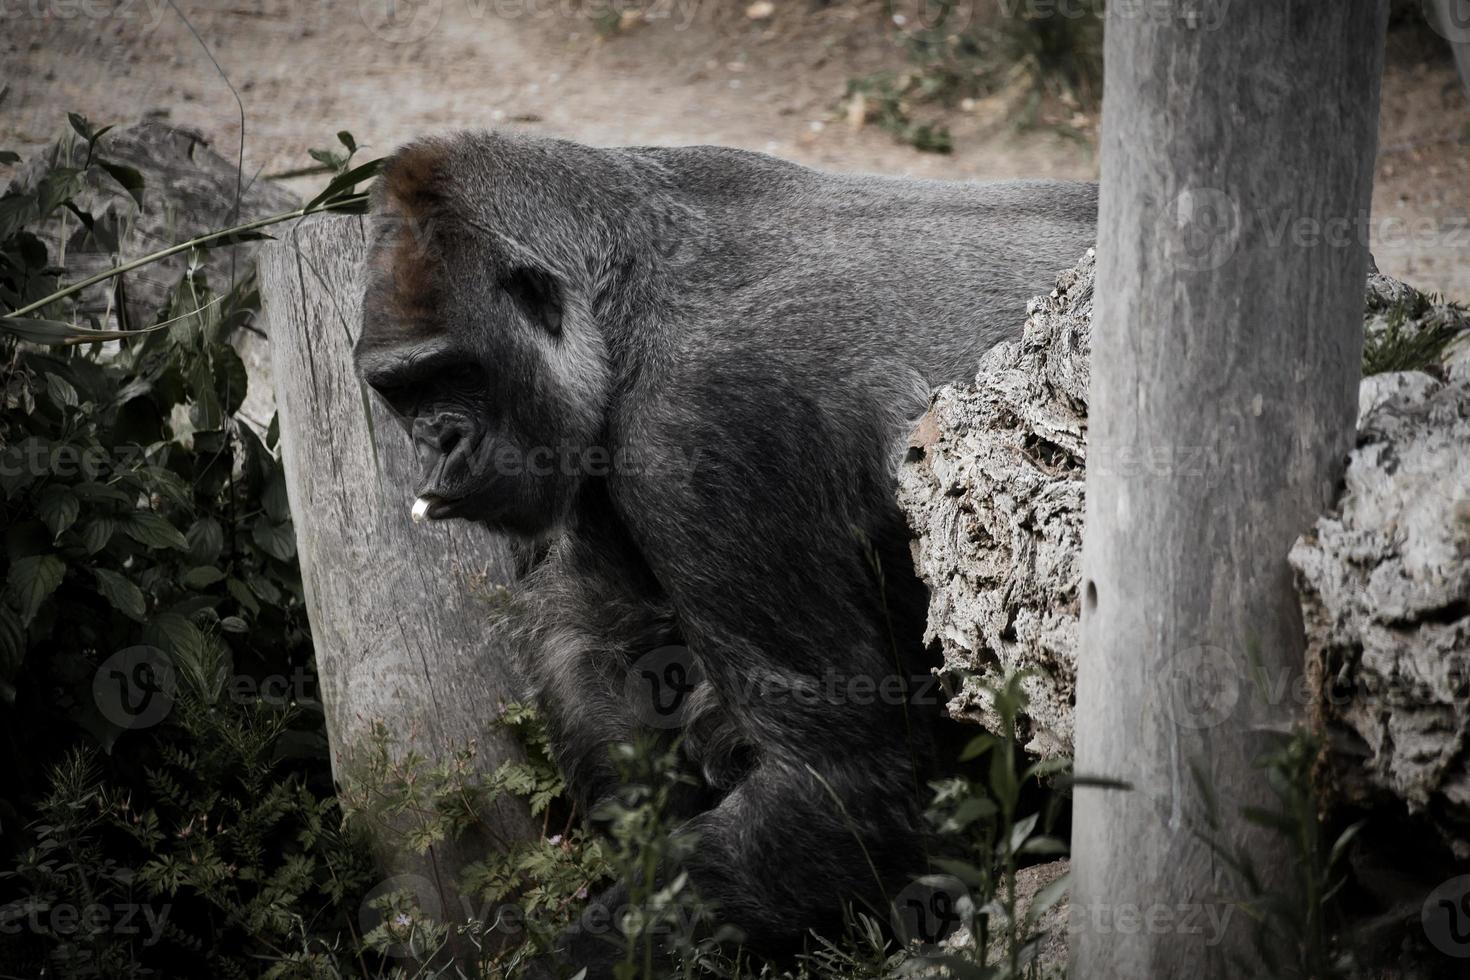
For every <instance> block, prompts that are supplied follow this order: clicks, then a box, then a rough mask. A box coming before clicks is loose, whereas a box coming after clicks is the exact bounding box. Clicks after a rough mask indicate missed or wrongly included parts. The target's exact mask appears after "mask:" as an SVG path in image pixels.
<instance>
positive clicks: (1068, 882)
mask: <svg viewBox="0 0 1470 980" xmlns="http://www.w3.org/2000/svg"><path fill="white" fill-rule="evenodd" d="M1071 887H1072V872H1070V871H1066V872H1063V873H1062V874H1061V875H1060V876H1059V877H1058V878H1057V879H1056V880H1054V881H1052V882H1049V883H1048V884H1046V885H1045V886H1043V887H1042V889H1041V890H1040V891H1038V892H1037V893H1036V897H1035V898H1033V899H1031V904H1030V905H1029V906H1027V907H1026V925H1027V927H1028V928H1027V931H1030V928H1029V927H1030V926H1032V925H1034V924H1035V923H1036V922H1037V921H1039V920H1040V918H1041V917H1042V916H1043V915H1045V914H1046V913H1047V910H1048V909H1050V908H1051V907H1052V906H1053V905H1055V904H1057V902H1058V901H1060V900H1061V898H1062V896H1063V895H1065V894H1067V891H1068V890H1069V889H1070V888H1071Z"/></svg>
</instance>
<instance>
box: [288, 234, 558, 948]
mask: <svg viewBox="0 0 1470 980" xmlns="http://www.w3.org/2000/svg"><path fill="white" fill-rule="evenodd" d="M365 254H366V240H365V227H364V224H363V221H362V219H360V218H357V217H341V216H336V217H323V218H318V219H311V220H308V221H305V222H302V223H300V224H298V225H297V226H296V227H294V228H293V229H291V230H290V231H288V232H285V233H284V234H283V235H282V240H281V241H280V242H278V243H273V244H271V245H269V246H267V247H265V248H263V249H262V250H261V253H260V257H259V268H260V292H261V299H262V302H263V305H264V309H265V312H266V317H267V321H268V324H269V334H270V343H271V346H272V357H273V371H274V377H275V388H276V404H277V407H278V410H279V413H280V427H281V454H282V458H283V460H284V464H285V471H286V478H287V484H288V488H289V496H290V504H291V514H292V518H293V521H294V523H295V526H296V545H297V551H298V553H299V554H300V558H301V572H302V579H303V581H304V583H305V587H306V599H307V612H308V614H309V616H310V619H311V630H312V639H313V642H314V644H315V648H316V663H317V671H318V673H319V675H320V677H321V683H322V689H323V701H324V703H325V708H326V718H327V735H328V737H329V739H330V741H331V753H332V770H333V773H334V775H335V777H336V780H337V783H338V785H339V787H343V788H345V789H347V790H348V791H349V792H350V791H353V790H357V791H362V790H370V789H371V788H370V787H365V786H363V785H362V782H363V781H362V779H361V775H362V770H363V764H362V763H363V760H364V752H365V750H366V749H368V748H369V744H368V743H369V740H370V739H371V737H372V731H373V726H374V725H381V726H382V727H383V728H384V729H385V730H386V732H387V733H388V735H389V737H390V745H391V748H392V751H393V753H394V755H395V756H396V757H399V758H401V757H402V756H403V755H404V754H405V753H408V752H417V753H419V754H421V755H423V756H425V757H427V759H428V760H430V762H431V763H432V762H436V761H439V760H443V759H447V758H450V757H452V755H453V754H454V753H455V752H456V751H457V750H461V749H464V748H467V747H469V746H472V745H473V746H476V748H477V755H476V757H475V768H476V769H478V770H481V771H493V770H494V769H495V767H496V766H498V765H499V764H500V763H501V762H502V761H504V760H506V759H518V758H521V757H522V754H521V750H520V747H519V746H518V745H516V744H515V743H514V741H513V740H510V739H508V738H507V737H506V735H505V734H504V733H503V732H501V731H499V730H497V729H495V728H494V727H493V726H492V722H493V721H494V719H495V718H496V717H497V715H498V714H499V708H500V706H501V705H502V704H504V703H507V702H509V701H512V700H514V699H515V698H516V696H517V694H516V692H517V691H518V689H519V686H520V685H519V682H518V679H517V677H516V673H515V670H514V667H513V665H512V663H511V660H510V657H509V652H508V650H507V647H506V644H505V643H503V642H501V641H500V640H498V639H497V636H496V632H495V629H494V628H493V625H492V624H493V621H494V619H495V610H494V607H493V603H494V600H495V598H496V590H497V588H498V587H500V586H503V585H504V584H505V583H507V582H509V581H510V580H511V577H512V575H513V568H514V566H513V563H512V560H511V556H510V553H509V550H508V548H507V546H506V543H505V542H504V541H503V540H500V539H498V538H497V537H496V536H494V535H492V534H491V533H490V532H489V531H487V530H485V529H484V528H481V527H477V526H472V525H469V524H462V523H452V524H413V523H412V522H411V520H410V517H409V513H410V507H411V504H412V497H413V490H412V488H413V485H414V479H415V463H414V461H413V453H412V450H411V448H410V444H409V440H408V437H407V436H406V435H405V434H404V432H403V430H402V427H401V426H400V425H399V424H398V423H397V422H396V421H395V420H394V419H393V418H392V417H391V415H390V414H389V413H388V411H387V410H386V409H385V408H384V407H383V406H382V404H381V403H379V402H378V400H377V399H375V398H371V397H366V398H365V395H364V389H363V388H362V386H361V385H360V383H359V382H358V380H357V377H356V376H355V374H354V373H353V367H352V345H353V341H354V339H355V338H356V337H357V335H358V333H359V331H360V329H361V315H362V286H361V284H360V278H359V269H360V266H361V265H362V261H363V257H364V255H365ZM480 816H481V817H482V821H481V823H480V824H479V826H478V827H477V828H475V829H474V830H472V831H471V832H470V833H468V834H467V835H465V837H464V838H462V839H461V841H460V842H459V843H458V844H436V845H434V846H433V847H431V848H429V851H428V854H427V855H426V856H424V857H420V856H418V855H417V854H416V853H414V852H413V850H412V849H411V848H409V847H407V846H405V842H404V841H403V840H401V839H400V838H399V837H398V836H397V834H398V832H402V831H407V830H409V829H411V827H410V826H409V825H404V826H400V827H386V826H375V827H373V828H372V832H373V834H374V838H375V840H374V844H375V847H376V849H377V851H378V854H379V858H380V862H381V864H382V868H383V871H384V873H385V876H392V884H393V885H394V886H395V888H396V887H401V888H403V889H406V890H408V891H411V892H413V893H414V894H415V895H416V897H417V899H418V901H419V904H420V907H421V908H423V911H425V912H426V913H428V914H429V915H431V916H433V917H435V918H440V917H441V916H442V919H441V921H456V920H463V919H465V918H468V917H469V916H470V915H474V914H478V913H479V912H480V911H481V910H478V909H471V908H468V907H467V903H464V902H462V901H461V900H460V896H459V893H458V891H457V888H456V882H457V876H458V872H459V871H460V869H461V868H462V867H463V866H464V865H465V864H466V863H468V862H469V861H473V860H478V859H481V858H484V857H485V856H486V855H487V854H489V853H491V852H494V851H503V850H505V849H506V848H508V847H510V846H511V845H513V844H515V843H516V842H518V841H523V840H526V839H528V838H531V837H533V836H534V835H536V833H537V832H538V828H537V827H536V825H535V824H534V822H533V821H532V820H531V817H530V814H529V812H528V810H527V809H526V808H525V807H523V806H521V805H519V804H518V803H517V802H516V801H513V800H507V799H502V800H500V801H499V802H497V803H496V804H495V805H494V806H493V807H492V808H491V809H490V812H486V813H482V814H481V815H480ZM435 905H437V906H438V907H437V909H436V908H434V906H435ZM364 919H365V924H370V923H371V920H372V916H371V915H365V916H364Z"/></svg>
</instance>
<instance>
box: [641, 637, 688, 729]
mask: <svg viewBox="0 0 1470 980" xmlns="http://www.w3.org/2000/svg"><path fill="white" fill-rule="evenodd" d="M703 680H704V676H703V674H701V673H700V670H699V665H698V664H697V663H695V661H694V655H693V654H691V653H690V652H689V648H688V647H684V646H666V647H659V648H658V649H656V650H650V651H649V652H648V653H645V654H644V655H643V656H641V657H639V658H638V659H637V660H636V661H634V663H633V665H632V666H631V667H630V668H629V669H628V675H627V678H626V679H625V680H624V682H623V696H624V698H625V699H626V701H627V703H628V704H630V705H632V707H633V713H634V714H635V715H636V716H637V718H638V720H639V721H641V722H642V723H643V724H645V725H647V726H648V727H649V728H657V729H674V728H679V727H681V726H682V725H683V724H684V722H685V720H686V716H687V708H688V704H689V699H690V698H691V697H692V696H693V694H694V691H695V689H696V688H698V687H699V685H700V684H701V683H702V682H703Z"/></svg>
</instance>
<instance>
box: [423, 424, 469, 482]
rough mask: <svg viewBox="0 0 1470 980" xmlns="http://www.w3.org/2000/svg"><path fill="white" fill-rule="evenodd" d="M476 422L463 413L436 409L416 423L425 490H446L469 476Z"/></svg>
mask: <svg viewBox="0 0 1470 980" xmlns="http://www.w3.org/2000/svg"><path fill="white" fill-rule="evenodd" d="M475 432H476V430H475V424H474V422H473V421H472V420H471V419H470V417H469V416H468V415H466V414H464V413H463V412H437V413H435V414H434V415H432V416H427V417H420V418H417V419H415V420H414V423H413V444H414V451H415V453H416V455H417V456H418V458H419V465H420V466H421V467H422V468H423V475H424V482H425V490H426V491H438V492H444V491H448V490H451V489H452V487H450V486H448V485H446V484H453V483H457V482H459V481H461V480H463V479H464V478H465V477H467V476H469V475H470V474H469V473H468V469H469V460H470V456H471V455H472V454H473V452H474V447H475V441H476V440H475Z"/></svg>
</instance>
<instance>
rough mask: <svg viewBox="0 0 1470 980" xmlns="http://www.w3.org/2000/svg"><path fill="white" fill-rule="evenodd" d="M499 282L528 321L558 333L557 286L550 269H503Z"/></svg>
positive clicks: (558, 308)
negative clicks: (549, 271) (506, 270)
mask: <svg viewBox="0 0 1470 980" xmlns="http://www.w3.org/2000/svg"><path fill="white" fill-rule="evenodd" d="M500 285H501V288H503V289H504V290H505V291H506V293H508V294H509V295H510V298H511V299H512V300H514V301H515V304H516V306H519V307H520V308H521V312H523V313H525V314H526V316H527V317H529V318H530V319H531V322H532V323H535V324H537V325H538V326H540V327H541V329H543V330H545V331H546V332H547V333H549V334H551V336H553V337H560V336H561V288H560V287H559V286H558V285H557V283H556V280H555V279H553V278H552V277H551V274H550V273H547V272H543V271H541V270H540V269H533V268H531V267H530V266H522V267H521V268H518V269H512V270H511V271H510V272H508V273H506V275H505V277H504V278H502V279H501V281H500Z"/></svg>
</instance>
